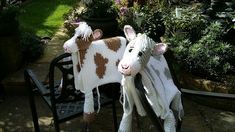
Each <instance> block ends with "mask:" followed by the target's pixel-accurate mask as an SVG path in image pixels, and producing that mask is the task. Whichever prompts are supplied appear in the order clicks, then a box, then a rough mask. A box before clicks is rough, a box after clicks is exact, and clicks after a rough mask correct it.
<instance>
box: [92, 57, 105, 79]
mask: <svg viewBox="0 0 235 132" xmlns="http://www.w3.org/2000/svg"><path fill="white" fill-rule="evenodd" d="M94 61H95V64H96V74H97V76H98V77H99V78H100V79H101V78H103V76H104V74H105V71H106V67H105V64H107V63H108V59H107V58H104V57H103V56H102V55H101V54H100V53H96V54H95V56H94Z"/></svg>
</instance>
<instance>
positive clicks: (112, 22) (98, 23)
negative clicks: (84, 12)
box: [81, 16, 118, 37]
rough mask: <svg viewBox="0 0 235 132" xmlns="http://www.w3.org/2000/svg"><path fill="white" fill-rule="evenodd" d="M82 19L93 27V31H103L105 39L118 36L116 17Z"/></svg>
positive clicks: (83, 17)
mask: <svg viewBox="0 0 235 132" xmlns="http://www.w3.org/2000/svg"><path fill="white" fill-rule="evenodd" d="M81 19H82V20H83V21H85V22H87V24H88V25H89V26H91V28H92V30H95V29H101V30H102V31H103V35H104V37H106V36H113V35H116V34H117V30H118V22H117V20H116V17H112V18H88V17H85V16H82V17H81Z"/></svg>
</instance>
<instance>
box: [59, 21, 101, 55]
mask: <svg viewBox="0 0 235 132" xmlns="http://www.w3.org/2000/svg"><path fill="white" fill-rule="evenodd" d="M74 25H77V26H78V27H77V28H76V29H75V33H74V36H73V37H72V38H70V39H69V40H67V41H66V42H65V43H64V46H63V48H64V50H65V52H68V53H74V52H77V51H78V50H86V49H88V48H89V46H90V44H91V42H92V41H94V40H98V39H100V38H101V37H102V35H103V33H102V31H101V30H100V29H96V30H94V32H93V31H92V29H91V27H90V26H89V25H87V23H86V22H79V23H74Z"/></svg>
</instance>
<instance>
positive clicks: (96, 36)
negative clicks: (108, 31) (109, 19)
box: [93, 29, 103, 40]
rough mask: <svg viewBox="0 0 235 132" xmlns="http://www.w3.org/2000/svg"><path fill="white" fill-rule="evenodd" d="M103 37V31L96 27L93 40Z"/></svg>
mask: <svg viewBox="0 0 235 132" xmlns="http://www.w3.org/2000/svg"><path fill="white" fill-rule="evenodd" d="M102 37H103V31H102V30H101V29H96V30H94V31H93V40H98V39H101V38H102Z"/></svg>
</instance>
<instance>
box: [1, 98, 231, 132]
mask: <svg viewBox="0 0 235 132" xmlns="http://www.w3.org/2000/svg"><path fill="white" fill-rule="evenodd" d="M183 101H184V109H185V116H184V118H183V124H182V129H181V132H234V130H235V126H234V124H235V113H234V112H229V111H222V110H218V109H213V108H210V107H207V106H203V105H200V104H197V103H195V102H193V101H192V100H189V99H187V98H183ZM36 106H37V110H38V115H39V124H40V129H41V131H42V132H52V131H54V126H53V119H52V115H51V112H50V110H49V109H48V108H47V106H46V104H45V103H44V102H43V101H42V99H41V98H40V97H38V96H37V97H36ZM0 108H1V109H0V111H1V112H0V131H1V132H19V131H21V132H33V131H34V128H33V123H32V117H31V111H30V107H29V101H28V97H27V96H12V95H11V96H7V97H6V99H5V100H4V101H3V102H1V103H0ZM117 113H118V115H117V116H118V123H119V122H120V120H121V117H122V113H123V111H122V105H121V104H120V103H119V102H117ZM111 115H112V109H111V106H107V107H102V108H101V111H100V112H99V113H98V114H97V118H96V120H95V122H93V124H92V125H91V126H90V131H91V132H113V131H114V130H113V125H112V118H111V117H112V116H111ZM139 121H140V122H139V124H140V126H137V123H136V120H135V118H134V121H133V132H156V131H157V130H156V129H155V128H154V126H153V124H152V123H151V122H150V121H149V120H148V118H147V117H140V118H139ZM61 130H62V132H80V131H84V123H83V120H82V117H78V118H75V119H73V120H70V121H67V122H65V123H62V124H61Z"/></svg>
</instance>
